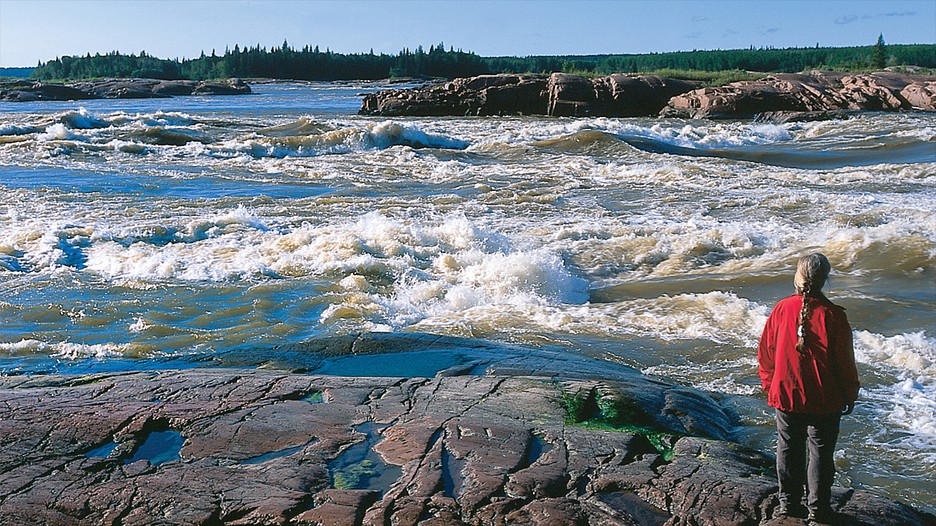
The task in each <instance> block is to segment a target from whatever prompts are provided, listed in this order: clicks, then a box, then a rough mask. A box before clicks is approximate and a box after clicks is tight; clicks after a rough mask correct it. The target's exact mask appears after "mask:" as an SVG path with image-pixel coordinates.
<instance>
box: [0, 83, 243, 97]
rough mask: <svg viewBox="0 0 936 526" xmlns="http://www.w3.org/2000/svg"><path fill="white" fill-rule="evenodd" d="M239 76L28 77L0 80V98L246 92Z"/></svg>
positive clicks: (157, 95) (153, 95)
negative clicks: (206, 79) (224, 78)
mask: <svg viewBox="0 0 936 526" xmlns="http://www.w3.org/2000/svg"><path fill="white" fill-rule="evenodd" d="M250 92H251V91H250V86H248V85H247V83H245V82H244V81H243V80H241V79H236V78H234V79H228V80H227V81H223V82H204V81H194V80H159V79H103V80H87V81H79V82H71V83H68V84H57V83H51V82H39V81H30V80H16V81H10V82H0V102H30V101H37V100H43V101H48V100H87V99H152V98H168V97H177V96H188V95H245V94H248V93H250Z"/></svg>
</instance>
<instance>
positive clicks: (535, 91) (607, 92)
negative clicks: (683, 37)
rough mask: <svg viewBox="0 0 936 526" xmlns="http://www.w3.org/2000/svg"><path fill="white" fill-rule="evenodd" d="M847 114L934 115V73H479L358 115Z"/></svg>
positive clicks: (371, 101)
mask: <svg viewBox="0 0 936 526" xmlns="http://www.w3.org/2000/svg"><path fill="white" fill-rule="evenodd" d="M853 111H936V76H932V75H910V74H903V73H892V72H876V73H855V74H852V73H841V72H833V71H811V72H808V73H801V74H792V73H778V74H773V75H768V76H765V77H763V78H761V79H758V80H751V81H739V82H732V83H730V84H727V85H724V86H718V87H703V86H702V85H701V83H699V82H693V81H685V80H678V79H670V78H661V77H655V76H632V75H623V74H618V75H611V76H608V77H597V78H584V77H579V76H575V75H569V74H565V73H553V74H552V75H549V76H544V75H483V76H478V77H472V78H464V79H455V80H453V81H451V82H447V83H444V84H440V85H435V86H429V87H420V88H413V89H408V90H386V91H381V92H378V93H374V94H370V95H368V96H367V97H365V98H364V101H363V103H362V105H361V109H360V113H361V114H362V115H382V116H402V115H414V116H444V115H451V116H465V115H552V116H572V117H585V116H593V117H639V116H656V115H659V116H663V117H680V118H693V119H695V118H727V119H737V118H754V117H760V118H763V119H769V120H788V119H791V118H795V119H818V118H826V117H829V116H840V115H842V114H843V113H847V112H853Z"/></svg>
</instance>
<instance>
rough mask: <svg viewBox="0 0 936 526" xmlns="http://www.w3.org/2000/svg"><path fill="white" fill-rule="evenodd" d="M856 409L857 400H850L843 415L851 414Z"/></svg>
mask: <svg viewBox="0 0 936 526" xmlns="http://www.w3.org/2000/svg"><path fill="white" fill-rule="evenodd" d="M854 410H855V402H848V403H847V404H845V410H844V411H842V414H843V415H850V414H851V412H852V411H854Z"/></svg>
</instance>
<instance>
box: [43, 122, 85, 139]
mask: <svg viewBox="0 0 936 526" xmlns="http://www.w3.org/2000/svg"><path fill="white" fill-rule="evenodd" d="M36 138H37V139H39V140H40V141H65V140H71V139H76V138H78V135H77V134H75V133H73V132H72V131H71V130H70V129H69V128H68V127H67V126H65V125H64V124H62V123H57V124H53V125H51V126H49V127H48V128H46V129H45V131H44V132H43V133H40V134H39V135H38V136H37V137H36Z"/></svg>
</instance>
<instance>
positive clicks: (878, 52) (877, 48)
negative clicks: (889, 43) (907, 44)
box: [871, 33, 887, 69]
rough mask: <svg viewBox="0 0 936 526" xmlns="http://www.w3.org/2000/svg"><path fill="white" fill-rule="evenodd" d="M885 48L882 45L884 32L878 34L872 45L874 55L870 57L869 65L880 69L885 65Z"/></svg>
mask: <svg viewBox="0 0 936 526" xmlns="http://www.w3.org/2000/svg"><path fill="white" fill-rule="evenodd" d="M886 52H887V49H886V48H885V47H884V33H881V34H879V35H878V39H877V44H875V45H874V55H873V57H872V59H871V65H872V66H874V67H875V68H878V69H881V68H883V67H884V66H886V65H887V55H886Z"/></svg>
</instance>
